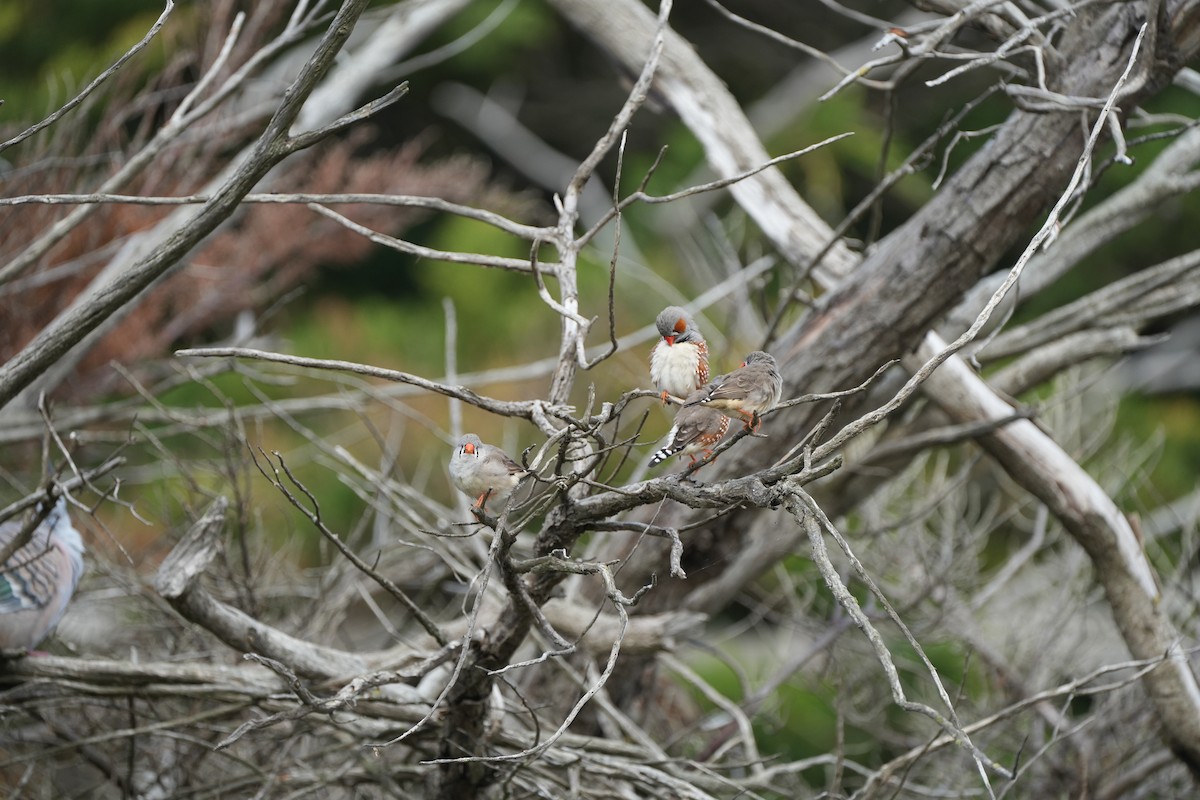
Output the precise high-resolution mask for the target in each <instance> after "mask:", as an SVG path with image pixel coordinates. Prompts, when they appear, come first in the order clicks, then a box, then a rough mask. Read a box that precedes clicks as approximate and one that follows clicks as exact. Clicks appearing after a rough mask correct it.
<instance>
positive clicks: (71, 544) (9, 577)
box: [0, 497, 83, 650]
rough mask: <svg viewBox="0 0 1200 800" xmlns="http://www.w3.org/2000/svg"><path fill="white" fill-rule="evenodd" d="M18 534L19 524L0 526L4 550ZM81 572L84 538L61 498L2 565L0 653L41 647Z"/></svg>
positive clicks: (72, 592) (0, 539)
mask: <svg viewBox="0 0 1200 800" xmlns="http://www.w3.org/2000/svg"><path fill="white" fill-rule="evenodd" d="M20 531H21V523H19V522H11V521H10V522H5V523H4V524H2V525H0V548H3V547H4V546H6V545H7V544H9V543H10V542H11V541H12V540H13V539H14V538H16V536H17V534H18V533H20ZM82 574H83V539H82V538H80V536H79V531H77V530H75V528H74V526H72V525H71V517H70V515H69V514H68V513H67V503H66V501H65V500H64V499H63V498H62V497H59V498H58V503H57V504H55V506H54V508H52V509H51V510H50V513H49V514H48V515H47V516H46V518H45V519H44V520H42V523H41V524H40V525H38V526H37V528H35V529H34V531H33V537H32V538H31V539H30V540H29V542H28V543H26V544H25V546H24V547H21V548H18V549H17V551H16V552H14V553H13V554H12V556H10V557H9V559H8V560H7V561H5V562H4V565H3V567H0V650H31V649H33V648H34V647H36V646H37V645H38V644H40V643H41V641H42V640H43V639H45V638H46V636H47V635H48V634H49V633H50V631H51V630H53V629H54V626H55V625H57V624H58V621H59V620H60V619H61V618H62V615H63V612H64V611H66V610H67V603H68V602H70V600H71V595H73V594H74V593H75V586H76V585H77V584H78V583H79V576H80V575H82Z"/></svg>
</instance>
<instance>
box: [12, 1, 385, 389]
mask: <svg viewBox="0 0 1200 800" xmlns="http://www.w3.org/2000/svg"><path fill="white" fill-rule="evenodd" d="M367 2H368V0H345V2H344V3H343V4H342V7H341V8H340V9H339V10H338V12H337V14H336V16H335V17H334V19H333V21H332V22H331V23H330V25H329V28H328V29H327V30H326V32H325V35H324V36H323V37H322V38H321V41H320V43H319V44H318V45H317V48H316V50H315V52H314V54H313V56H312V57H311V58H310V59H308V61H306V62H305V63H304V65H303V67H301V69H300V74H299V75H298V76H297V77H296V79H295V80H294V81H293V82H292V84H291V85H290V86H289V87H288V90H287V91H286V92H285V94H284V98H283V101H282V102H281V103H280V105H279V108H278V109H277V110H276V112H275V114H274V115H273V116H272V117H271V120H270V122H269V123H268V124H267V127H266V129H265V130H264V131H263V133H262V135H261V136H260V137H259V139H258V141H257V142H256V143H255V145H254V148H253V150H252V151H251V153H250V156H249V157H248V158H247V159H246V161H245V162H244V163H243V164H241V165H240V166H239V167H238V168H237V169H236V170H235V171H234V173H233V174H232V175H230V177H229V178H228V179H227V180H226V181H225V183H224V184H222V186H221V188H220V189H218V190H217V192H216V194H215V195H214V196H213V199H212V200H210V201H209V202H208V203H205V204H204V206H203V207H202V208H201V209H200V211H199V212H197V213H196V215H195V216H194V217H193V218H192V219H191V220H189V221H188V223H187V224H186V225H183V226H181V227H180V228H179V229H177V230H176V231H175V233H173V234H172V235H171V237H170V238H169V239H168V240H167V241H166V242H164V243H163V244H162V245H161V246H160V247H158V248H156V249H155V250H154V251H153V252H151V253H150V254H148V255H147V256H145V257H144V258H142V259H141V260H139V261H138V262H137V263H135V264H133V265H132V266H131V267H130V268H129V270H128V271H127V272H126V273H124V274H123V275H122V276H121V277H120V278H118V279H116V280H115V281H113V282H112V283H110V284H108V285H107V286H104V287H103V288H101V289H100V290H99V291H98V293H97V295H96V297H95V298H94V300H93V302H91V303H88V304H87V305H85V306H81V307H77V308H75V309H74V310H73V311H70V312H68V313H66V314H64V315H63V316H61V317H60V318H59V319H57V320H56V321H55V322H54V323H52V324H51V325H50V326H49V327H47V328H46V329H44V330H43V331H42V332H41V333H40V334H38V336H37V337H35V338H34V340H33V341H32V342H30V343H29V344H28V345H26V346H25V347H24V348H23V349H22V350H21V352H20V353H18V354H17V355H16V356H14V357H13V358H12V359H11V360H10V361H9V362H8V363H7V364H5V365H3V366H2V367H0V408H2V407H4V406H5V405H7V404H8V402H9V401H10V400H12V399H13V398H14V397H15V396H16V395H17V394H18V393H20V392H21V391H22V390H23V389H25V387H27V386H29V385H30V384H31V383H32V382H33V381H34V380H35V379H36V378H37V377H38V376H39V375H41V374H42V373H43V372H44V371H45V370H46V369H48V368H49V367H50V366H51V365H53V364H54V363H55V362H56V361H58V360H59V359H60V358H62V357H63V356H64V355H65V354H66V353H67V351H68V350H70V349H71V348H72V347H73V346H74V345H76V344H78V343H79V342H80V341H82V340H83V339H84V338H85V337H86V336H87V335H88V334H89V333H90V332H91V331H92V330H94V329H96V328H97V327H99V326H100V325H101V324H102V323H103V322H104V321H105V320H106V319H108V318H109V317H111V316H112V315H113V314H115V313H116V312H117V311H119V310H120V309H121V308H123V307H124V306H125V305H127V304H128V303H130V302H131V301H133V300H134V298H136V297H137V296H138V295H139V294H141V293H142V292H143V291H144V290H145V289H146V288H147V287H149V286H150V285H151V284H152V283H153V282H154V281H155V280H156V279H157V278H159V277H160V276H161V275H163V274H164V273H165V272H166V271H167V270H168V269H170V268H171V267H172V266H174V265H175V264H176V263H177V262H178V261H179V260H180V259H181V258H183V257H184V256H185V255H186V254H187V253H189V252H190V251H191V250H192V248H194V247H195V246H196V245H197V244H199V243H200V241H201V240H202V239H204V238H205V237H206V236H208V234H210V233H212V231H213V230H215V229H216V227H217V226H218V225H220V224H221V223H222V222H223V221H225V220H226V219H228V218H229V216H230V215H231V214H233V212H234V211H235V210H236V209H237V208H238V206H239V205H240V204H241V199H242V197H244V196H245V195H246V194H248V193H249V191H250V189H251V188H252V187H253V186H254V184H256V183H257V182H258V181H259V180H260V179H261V178H262V177H263V176H264V175H266V174H267V172H269V171H270V169H271V168H272V167H274V166H275V165H276V164H278V163H279V162H280V161H282V160H283V159H284V158H286V157H287V156H289V155H291V154H292V153H293V152H295V151H296V150H298V149H299V148H300V147H301V146H310V145H312V144H315V143H316V142H317V141H319V140H320V139H321V138H322V137H323V136H326V135H329V134H331V133H334V132H336V131H338V130H341V129H342V128H343V127H345V125H346V124H349V122H350V121H352V120H354V119H357V117H356V116H355V115H347V117H344V118H343V119H342V120H338V121H337V122H335V123H334V124H332V125H330V126H327V127H326V128H323V129H322V130H320V131H313V132H311V133H308V134H300V135H298V136H296V137H292V136H290V135H289V134H288V130H289V128H290V127H291V125H292V123H293V122H294V121H295V120H296V117H297V115H298V114H299V113H300V109H301V108H302V106H303V105H304V101H305V100H306V99H307V98H308V95H309V93H311V92H312V90H313V87H315V86H316V83H317V81H318V80H320V78H321V76H322V75H324V74H325V72H326V71H327V70H328V69H329V67H330V65H331V64H332V63H333V59H334V57H335V56H336V55H337V53H338V51H339V50H340V49H341V48H342V45H343V44H345V41H346V39H347V38H348V37H349V35H350V32H351V31H352V30H353V28H354V23H355V22H356V21H357V20H358V17H359V15H360V14H362V11H363V9H364V8H365V7H366V5H367ZM398 94H399V92H392V93H391V94H390V95H389V100H390V102H394V101H395V100H396V99H399V98H398ZM371 108H372V109H373V110H377V107H375V106H372V107H371Z"/></svg>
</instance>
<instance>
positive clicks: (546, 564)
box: [421, 556, 654, 764]
mask: <svg viewBox="0 0 1200 800" xmlns="http://www.w3.org/2000/svg"><path fill="white" fill-rule="evenodd" d="M517 566H518V567H522V566H524V567H528V571H530V572H533V573H540V572H561V573H573V574H577V575H581V574H582V575H590V574H595V575H599V576H600V577H601V579H602V580H603V581H604V588H605V592H606V594H607V596H608V598H609V599H610V600H612V603H613V606H614V607H615V608H616V609H617V614H618V615H619V616H620V618H621V627H620V631H619V632H618V634H617V638H616V639H615V640H614V641H613V643H612V647H611V648H610V650H609V654H608V661H607V662H606V663H605V665H604V671H603V672H602V673H601V674H600V676H599V677H598V678H597V679H596V681H595V682H594V683H593V684H592V685H591V686H589V687H588V689H587V691H585V692H584V693H583V696H582V697H580V698H579V700H577V701H576V702H575V705H574V706H572V708H571V710H570V712H568V713H567V716H566V719H564V720H563V722H562V724H561V725H559V727H558V729H557V730H555V731H554V733H552V734H550V735H549V736H548V737H546V739H545V740H544V741H543V742H541V743H540V744H538V745H536V746H534V747H528V748H526V749H524V750H522V751H520V752H518V753H509V754H507V755H497V756H465V757H462V758H437V759H431V760H429V761H423V762H421V763H423V764H465V763H469V762H502V761H523V760H525V759H529V758H534V757H536V756H538V755H540V754H542V753H544V752H545V751H546V750H548V749H549V748H550V747H552V746H553V745H554V744H555V743H556V742H558V740H559V739H561V738H562V736H563V734H564V733H566V732H567V728H569V727H570V726H571V723H573V722H574V721H575V718H576V717H577V716H579V712H581V711H583V707H584V706H586V705H587V704H588V701H590V700H591V699H592V697H594V696H595V695H596V693H597V692H599V691H600V690H601V689H602V688H603V687H604V684H605V683H607V682H608V679H609V677H611V676H612V673H613V670H614V669H616V666H617V656H618V654H620V652H621V642H622V641H624V639H625V631H626V630H627V629H628V627H629V613H628V612H627V611H626V610H625V608H626V607H627V606H633V605H637V602H638V601H639V600H640V599H641V598H642V596H643V595H644V594H645V593H646V592H648V591H650V589H651V588H653V586H654V582H653V581H651V582H650V583H648V584H646V585H645V586H643V587H642V588H640V589H638V590H637V591H636V592H635V593H634V595H633V597H626V596H625V595H624V594H622V593H621V590H620V589H618V588H617V583H616V580H615V579H614V578H613V574H612V570H611V569H610V568H609V566H608V565H607V564H587V563H580V562H577V561H570V560H567V559H563V558H558V557H556V556H542V557H540V558H536V559H531V560H530V562H526V563H525V564H521V565H517Z"/></svg>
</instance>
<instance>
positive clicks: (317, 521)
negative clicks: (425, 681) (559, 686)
mask: <svg viewBox="0 0 1200 800" xmlns="http://www.w3.org/2000/svg"><path fill="white" fill-rule="evenodd" d="M259 452H260V453H262V450H261V449H260V450H259ZM252 455H253V454H252ZM262 455H263V457H264V458H266V457H267V454H266V453H262ZM271 455H273V456H275V460H276V461H278V462H279V469H282V470H283V472H284V474H285V475H287V478H288V480H289V481H291V482H292V485H293V486H295V487H296V488H297V489H299V490H300V492H302V493H303V494H304V496H305V497H307V498H308V501H309V502H310V503H312V508H311V509H309V508H307V507H306V506H305V505H304V504H303V503H301V502H300V498H298V497H296V496H295V495H294V494H292V492H291V490H290V489H288V488H287V487H286V486H284V485H283V483H282V482H281V481H280V477H279V469H276V468H275V465H274V464H271V460H270V459H269V458H268V459H267V463H268V464H271V472H272V473H273V474H274V478H272V477H271V475H268V474H267V473H266V471H265V470H263V468H262V467H261V466H260V465H259V464H258V459H254V464H255V466H257V467H258V469H259V471H260V472H262V474H263V477H265V478H266V479H267V480H269V481H271V483H272V484H273V485H274V486H275V488H276V489H278V490H279V492H280V493H281V494H283V496H284V498H286V499H287V501H288V502H289V503H291V504H292V505H293V506H295V507H296V509H297V510H299V511H300V513H302V514H304V516H306V517H307V518H308V521H309V522H311V523H312V524H313V527H315V528H316V529H317V530H318V531H320V533H321V535H322V536H324V537H325V538H326V539H327V540H328V541H329V542H330V543H331V544H332V545H333V546H334V547H336V548H337V550H338V552H339V553H341V554H342V556H343V557H344V558H345V559H346V560H347V561H349V562H350V563H351V564H353V565H354V566H355V567H356V568H357V569H358V570H359V571H360V572H362V573H363V574H364V575H366V576H367V577H369V578H370V579H371V580H373V581H375V582H376V583H377V584H379V586H380V587H381V588H382V589H383V590H384V591H385V592H387V593H388V594H390V595H391V596H392V597H394V598H395V599H396V601H397V602H398V603H400V605H402V606H404V607H405V608H406V609H408V612H409V613H410V614H412V615H413V617H414V618H416V620H417V623H418V624H420V626H421V627H422V628H424V629H425V632H426V633H428V634H429V635H430V636H432V637H433V639H434V641H436V642H437V643H438V644H439V645H441V646H442V647H445V646H446V645H447V644H449V643H450V639H449V638H448V637H447V636H446V634H445V633H443V632H442V630H441V628H439V627H438V625H437V623H436V622H434V621H433V620H432V619H430V617H429V615H427V614H426V613H425V611H424V609H422V608H421V607H420V606H419V605H417V604H416V603H414V602H413V601H412V599H411V598H410V597H409V596H408V595H407V594H405V592H404V590H403V589H401V588H400V587H399V586H397V585H396V584H394V583H392V582H391V581H390V580H388V579H387V578H385V577H383V576H382V575H380V574H379V573H378V572H377V571H375V569H374V568H372V567H371V565H370V564H368V563H367V562H365V561H363V560H362V559H361V558H359V557H358V554H357V553H355V552H354V551H353V550H351V549H350V548H349V547H348V546H347V545H346V543H345V542H343V541H342V540H341V538H340V537H339V536H338V535H337V534H336V533H334V532H333V531H331V530H329V528H328V527H327V526H326V525H325V522H324V520H322V519H321V505H320V503H318V502H317V498H316V496H314V495H313V493H312V492H310V491H309V490H308V487H306V486H305V485H304V484H303V483H301V482H300V481H299V480H298V479H297V478H296V476H295V475H294V474H292V471H291V469H290V468H289V467H288V465H287V462H285V461H284V460H283V455H282V454H280V452H279V451H278V450H273V451H271Z"/></svg>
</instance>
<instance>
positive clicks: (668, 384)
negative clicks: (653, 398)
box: [650, 306, 708, 403]
mask: <svg viewBox="0 0 1200 800" xmlns="http://www.w3.org/2000/svg"><path fill="white" fill-rule="evenodd" d="M654 325H655V327H657V328H658V335H659V336H661V337H662V338H661V339H660V340H659V341H658V343H657V344H655V345H654V349H653V350H651V351H650V380H652V381H654V385H655V386H656V387H658V390H659V391H660V392H662V400H663V402H664V403H665V402H667V397H668V396H669V395H674V396H675V397H681V398H682V397H687V396H688V395H690V394H691V393H692V392H694V391H696V390H697V389H699V388H700V387H701V386H703V385H704V384H706V383H708V344H707V343H706V342H705V341H704V337H703V336H701V335H700V329H699V328H697V327H696V321H695V320H694V319H692V315H691V314H689V313H687V312H686V311H684V310H683V309H682V308H680V307H679V306H667V307H666V308H664V309H663V310H662V311H661V312H659V315H658V318H657V319H655V320H654Z"/></svg>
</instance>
